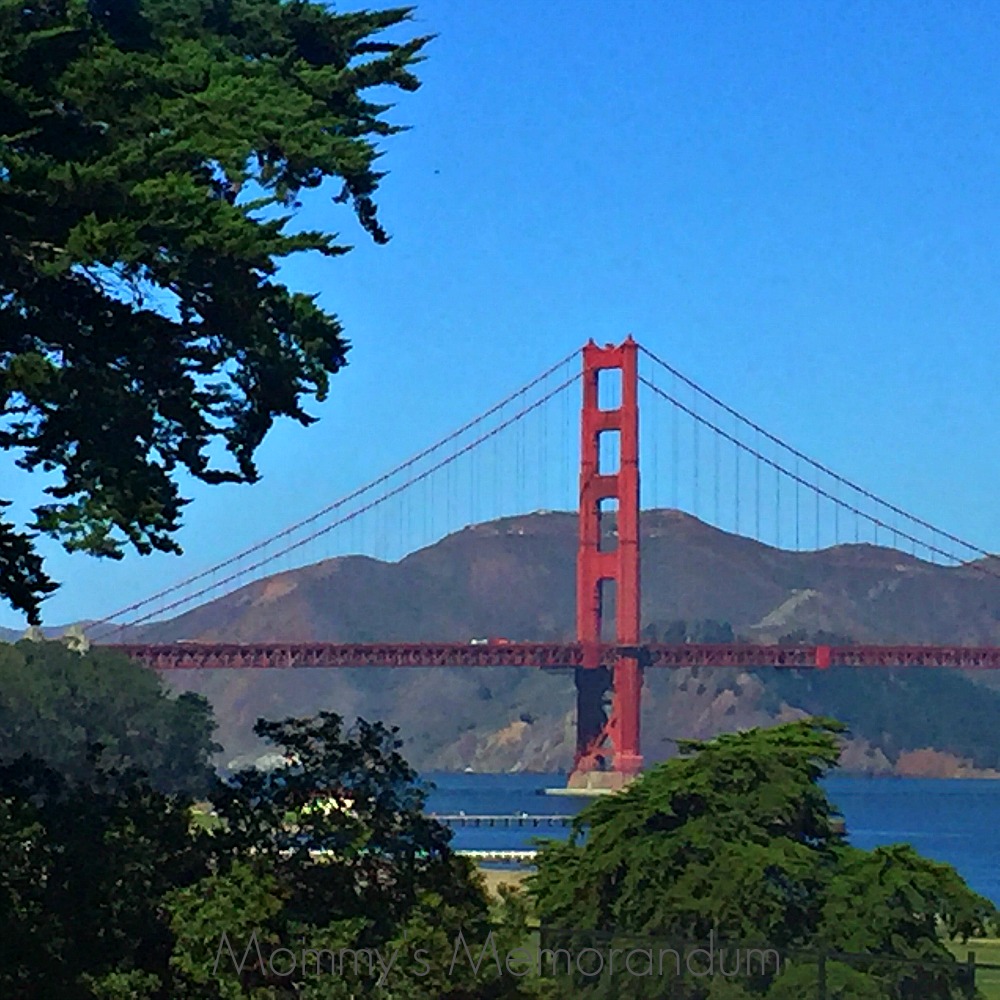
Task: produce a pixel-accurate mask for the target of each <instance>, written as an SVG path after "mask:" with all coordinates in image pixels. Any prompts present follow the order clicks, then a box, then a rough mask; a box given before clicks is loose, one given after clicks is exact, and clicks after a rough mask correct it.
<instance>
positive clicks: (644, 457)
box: [89, 337, 1000, 788]
mask: <svg viewBox="0 0 1000 1000" xmlns="http://www.w3.org/2000/svg"><path fill="white" fill-rule="evenodd" d="M580 361H581V357H580V355H576V354H574V355H570V356H569V357H567V358H565V359H563V360H562V361H561V362H559V363H558V364H556V365H554V366H552V367H551V368H549V369H547V370H546V371H545V372H543V373H542V374H541V375H540V376H538V377H537V378H536V379H534V380H532V381H531V382H529V383H528V384H527V385H525V386H523V387H522V388H520V389H519V390H517V391H516V392H515V393H512V394H511V395H509V396H507V397H506V398H505V399H503V400H501V401H500V402H499V403H497V404H495V405H494V406H492V407H490V408H489V409H488V410H487V411H485V412H484V413H483V414H481V415H480V416H478V417H476V418H475V419H474V420H471V421H469V422H468V423H466V424H464V425H463V426H462V427H460V428H459V429H458V430H456V431H454V432H452V433H451V434H449V435H447V436H446V437H444V438H443V439H442V440H440V441H438V442H437V443H436V444H434V445H433V446H431V447H429V448H427V449H424V450H423V451H421V452H419V453H418V454H416V455H414V456H413V457H412V458H410V459H408V460H407V461H406V462H403V463H401V464H400V465H398V466H396V467H395V468H394V469H392V470H390V471H389V472H387V473H385V474H384V475H382V476H380V477H378V478H377V479H375V480H373V481H372V482H370V483H368V484H366V485H365V486H362V487H360V488H359V489H357V490H355V491H353V492H351V493H350V494H348V495H347V496H345V497H341V498H339V499H338V500H336V501H334V502H333V503H331V504H329V505H327V506H326V507H324V508H323V509H321V510H320V511H317V512H316V513H315V514H313V515H311V516H310V517H308V518H305V519H303V520H300V521H298V522H297V523H295V524H293V525H290V526H289V527H287V528H285V529H283V530H282V531H280V532H278V533H277V534H274V535H272V536H270V537H269V538H267V539H265V540H263V541H261V542H258V543H256V544H254V545H252V546H250V547H248V548H246V549H244V550H243V551H241V552H239V553H236V554H235V555H233V556H231V557H229V558H227V559H225V560H223V561H221V562H219V563H216V564H215V565H213V566H211V567H208V568H207V569H204V570H201V571H199V572H197V573H195V574H193V575H191V576H188V577H186V578H185V579H183V580H181V581H179V582H178V583H175V584H173V585H171V586H169V587H166V588H163V589H161V590H159V591H158V592H157V593H155V594H153V595H151V596H149V597H147V598H145V599H143V600H138V601H134V602H132V603H130V604H129V605H127V606H126V607H124V608H121V609H119V610H118V611H115V612H114V613H112V614H111V615H109V616H107V617H106V618H104V619H102V620H101V621H99V622H95V623H92V624H91V625H90V626H89V631H90V633H91V639H92V640H93V641H95V642H100V643H102V644H107V645H111V646H115V647H117V648H119V649H121V650H123V651H124V652H125V653H127V654H128V655H129V656H131V657H133V658H135V659H138V660H140V661H142V662H143V663H145V664H147V665H148V666H150V667H152V668H154V669H157V670H184V669H252V668H268V669H283V668H309V667H313V668H326V669H329V668H338V667H359V666H360V667H372V668H379V667H382V668H397V669H405V668H407V667H462V668H472V667H492V666H507V667H524V668H536V669H543V670H573V671H574V676H575V684H576V726H577V738H576V755H575V761H574V767H573V771H572V773H571V775H570V786H571V787H580V788H583V787H587V788H600V787H607V788H614V787H620V786H621V785H622V784H624V783H626V782H627V781H628V780H629V779H630V778H631V777H632V776H634V775H635V774H636V773H638V771H639V770H640V769H641V767H642V752H641V743H640V708H641V698H642V681H643V674H644V671H646V670H649V669H657V668H682V667H695V666H698V667H742V668H748V667H762V666H769V667H775V668H790V669H819V670H822V669H825V668H827V667H830V666H832V665H837V666H850V667H857V668H884V667H948V668H954V669H963V670H974V669H991V670H993V669H1000V648H993V647H986V648H974V647H967V646H932V645H909V646H885V645H849V646H830V645H808V644H795V645H775V644H750V643H728V644H693V643H674V644H667V643H651V642H646V641H643V636H642V631H641V625H642V621H641V617H642V600H641V590H640V565H641V554H640V509H655V508H657V507H658V506H670V507H672V508H674V509H682V508H683V509H687V510H688V511H689V512H690V513H692V514H694V515H695V516H697V517H700V518H702V519H704V520H706V521H709V522H710V523H713V524H715V525H716V526H717V527H721V528H725V529H727V530H730V531H732V532H733V533H735V534H738V535H740V534H743V535H748V536H750V537H752V538H755V539H757V540H758V541H765V540H766V541H769V542H770V543H772V544H774V545H775V546H777V547H779V548H780V547H782V546H785V547H788V548H794V549H797V550H801V549H803V548H811V549H815V550H819V549H821V548H824V547H829V546H833V545H839V544H844V543H851V542H853V543H854V544H861V543H869V544H875V545H879V544H882V545H891V546H892V547H893V548H895V549H899V550H904V549H908V550H909V554H910V556H911V557H912V558H914V559H920V560H924V561H927V562H932V563H940V564H943V565H952V566H962V567H966V568H970V569H971V570H973V571H975V572H977V573H981V574H983V575H988V576H993V577H997V576H1000V572H998V569H997V564H996V563H995V561H994V560H993V557H991V555H990V553H988V552H986V551H985V550H983V549H981V548H978V547H976V546H975V545H973V544H971V543H969V542H966V541H963V540H962V539H960V538H958V537H957V536H955V535H953V534H951V533H949V532H947V531H944V530H942V529H940V528H937V527H935V526H934V525H932V524H930V523H929V522H927V521H925V520H923V519H921V518H919V517H917V516H915V515H913V514H910V513H907V512H906V511H904V510H903V509H901V508H899V507H898V506H895V505H894V504H891V503H889V502H887V501H885V500H883V499H881V498H880V497H878V496H876V495H875V494H873V493H872V492H870V491H869V490H866V489H865V488H863V487H862V486H859V485H858V484H856V483H854V482H852V481H851V480H849V479H847V478H846V477H844V476H841V475H839V474H838V473H836V472H834V471H833V470H832V469H829V468H827V467H826V466H824V465H823V464H821V463H819V462H817V461H815V460H813V459H811V458H809V457H808V456H807V455H805V454H803V453H802V452H800V451H798V450H797V449H796V448H794V447H793V446H792V445H790V444H789V443H787V442H786V441H784V440H783V439H781V438H780V437H778V436H776V435H774V434H771V433H769V432H768V431H766V430H765V429H764V428H763V427H761V426H759V425H758V424H756V423H755V422H753V421H752V420H750V419H749V418H747V417H745V416H744V415H743V414H741V413H740V412H738V411H737V410H735V409H734V408H732V407H730V406H728V405H727V404H725V403H724V402H722V401H721V400H720V399H718V398H716V397H715V396H713V395H712V394H711V393H709V392H707V391H706V390H705V389H703V388H702V387H701V386H700V385H698V384H697V383H695V382H694V381H692V380H690V379H688V378H687V377H686V376H684V375H683V374H681V373H680V372H679V371H677V370H676V369H675V368H673V367H672V366H671V365H669V364H668V363H666V362H665V361H663V360H662V359H661V358H659V357H658V356H656V355H655V354H653V353H652V352H651V351H648V350H646V349H644V348H643V347H641V346H640V345H639V344H637V343H636V342H635V341H634V340H633V339H632V338H631V337H629V338H628V339H627V340H625V341H624V342H623V343H621V344H618V345H606V346H599V345H597V344H595V343H594V342H593V341H591V342H590V343H588V344H586V345H585V346H584V348H583V350H582V365H581V363H580ZM581 385H582V407H580V408H579V409H578V410H577V409H576V408H575V407H574V406H573V405H572V402H571V399H572V394H573V393H574V392H578V391H579V390H580V387H581ZM640 396H642V399H643V404H642V408H643V415H644V416H643V420H644V425H646V426H651V427H652V429H653V433H652V434H646V433H644V435H643V444H642V447H641V448H640V438H639V412H640ZM574 439H575V440H574ZM577 448H578V449H579V452H578V463H577V462H576V458H575V456H576V450H577ZM640 458H641V462H642V466H643V477H642V482H640ZM574 465H576V471H577V476H576V477H574V476H573V475H572V466H574ZM573 478H576V480H577V485H576V489H575V491H574V492H573V494H572V495H566V494H560V492H559V491H560V490H564V489H566V484H568V483H570V482H571V481H572V480H573ZM554 497H555V498H556V500H555V505H556V506H558V507H560V508H561V509H573V508H575V509H576V510H577V511H578V545H577V556H576V634H575V635H574V636H563V637H561V638H559V639H558V640H556V641H547V642H522V641H509V640H506V639H504V640H502V641H501V640H493V641H475V642H473V641H471V637H455V636H449V637H443V638H448V639H450V640H452V641H444V642H413V643H398V642H397V643H372V642H366V643H347V642H306V641H303V642H266V643H217V642H204V641H188V640H184V641H173V642H168V643H155V642H148V641H146V642H144V641H131V640H132V637H134V636H137V635H138V636H141V635H142V631H141V630H142V629H144V628H145V629H146V630H149V629H150V628H151V627H153V626H154V625H155V624H156V623H160V622H163V621H165V620H167V619H169V618H177V617H178V616H180V615H183V614H184V613H185V612H186V611H187V610H190V609H192V608H195V607H197V606H198V605H199V604H201V603H205V602H206V601H208V600H211V599H213V598H215V597H218V596H220V595H224V594H226V593H228V592H230V591H232V590H233V589H234V588H237V587H241V586H243V585H244V584H245V583H247V582H248V581H252V580H254V579H259V578H260V577H261V576H264V575H268V574H273V573H275V572H278V571H281V570H283V569H288V568H291V567H292V566H293V565H295V564H296V560H297V561H298V565H301V564H302V563H303V560H305V561H306V562H308V561H317V559H318V558H322V557H325V556H332V555H343V554H347V553H359V552H361V553H365V554H367V555H369V556H372V557H374V558H379V559H383V560H398V559H400V558H402V557H403V556H404V555H405V554H406V553H407V552H408V551H412V550H414V549H416V548H418V547H420V546H421V545H423V544H429V543H430V542H432V541H434V540H436V539H438V538H440V537H443V535H444V534H446V533H447V532H449V531H453V530H456V528H457V526H459V525H463V526H468V525H472V524H476V523H479V522H482V521H485V520H488V519H490V518H496V517H498V516H500V515H501V514H505V513H511V512H513V511H516V512H519V513H523V512H525V511H528V510H533V509H538V508H543V507H548V508H551V507H552V506H553V505H554V504H553V498H554ZM323 546H326V548H325V549H324V548H323ZM181 620H183V619H181ZM459 640H461V641H459Z"/></svg>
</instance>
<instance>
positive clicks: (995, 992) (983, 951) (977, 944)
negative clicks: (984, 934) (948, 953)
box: [949, 938, 1000, 1000]
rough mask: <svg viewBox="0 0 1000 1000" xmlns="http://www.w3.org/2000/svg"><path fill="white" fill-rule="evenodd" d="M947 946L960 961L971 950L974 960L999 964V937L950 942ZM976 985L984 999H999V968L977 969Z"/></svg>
mask: <svg viewBox="0 0 1000 1000" xmlns="http://www.w3.org/2000/svg"><path fill="white" fill-rule="evenodd" d="M949 947H950V948H951V950H952V953H953V954H954V955H955V956H956V957H957V958H959V959H961V960H962V961H964V960H965V959H966V958H967V957H968V954H969V952H970V951H971V952H974V953H975V956H976V962H985V963H987V964H988V965H996V966H1000V938H977V939H976V940H975V941H968V942H966V943H965V944H957V943H952V944H950V945H949ZM976 987H977V989H978V990H979V992H980V994H982V996H983V997H984V998H985V1000H1000V968H997V969H980V970H978V971H977V973H976Z"/></svg>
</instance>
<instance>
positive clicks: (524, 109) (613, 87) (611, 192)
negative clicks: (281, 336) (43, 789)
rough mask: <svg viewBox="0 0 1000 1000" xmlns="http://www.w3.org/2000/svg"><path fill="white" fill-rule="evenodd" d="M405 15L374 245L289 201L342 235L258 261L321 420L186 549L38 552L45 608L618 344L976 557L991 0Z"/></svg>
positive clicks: (56, 617) (364, 470) (246, 528)
mask: <svg viewBox="0 0 1000 1000" xmlns="http://www.w3.org/2000/svg"><path fill="white" fill-rule="evenodd" d="M413 28H414V30H415V31H416V32H420V33H424V32H427V33H436V34H437V35H438V37H437V39H436V40H435V41H434V42H433V43H432V44H431V45H430V46H429V48H428V52H427V55H428V58H427V61H426V62H425V63H424V64H423V66H422V67H421V69H420V75H421V77H422V79H423V81H424V85H423V87H422V89H421V90H419V91H418V92H417V93H416V94H413V95H401V96H400V98H399V103H398V106H397V108H396V110H395V111H394V112H393V117H394V120H396V121H397V122H400V123H408V124H410V125H412V130H411V131H409V132H407V133H404V134H402V135H399V136H396V137H394V138H392V139H391V140H389V141H388V142H386V143H385V147H384V148H385V153H386V155H385V159H384V164H385V167H386V168H387V169H388V170H389V171H390V173H389V176H388V177H387V178H386V180H385V181H384V184H383V188H382V194H381V198H380V205H381V213H382V219H383V221H384V223H385V225H386V226H387V228H388V229H389V230H390V231H391V233H392V236H393V239H392V242H391V243H390V244H389V245H388V246H386V247H375V246H373V245H371V244H370V243H368V242H366V238H365V237H364V235H363V234H362V233H361V232H360V230H359V227H358V226H357V224H356V223H355V222H354V220H353V219H352V217H351V216H350V214H349V212H348V211H347V210H346V209H345V208H342V207H338V206H334V205H332V204H330V203H329V202H328V201H327V200H322V201H319V202H313V203H311V204H310V206H309V208H308V211H307V212H306V213H305V216H304V219H303V221H304V222H306V223H308V224H310V225H314V226H315V225H319V226H323V227H327V228H331V229H336V230H339V231H340V233H341V234H342V236H343V237H344V238H345V239H347V240H349V241H352V242H354V243H355V244H356V249H355V250H354V252H353V253H351V254H350V255H348V257H346V258H341V259H339V260H329V261H328V260H303V261H301V262H299V263H296V264H294V265H290V266H288V267H287V268H286V269H285V272H284V275H285V278H286V280H288V281H289V282H290V283H292V284H294V285H296V286H298V287H300V288H303V289H307V290H313V291H320V292H321V293H322V300H321V301H322V302H323V304H324V305H325V306H326V307H328V308H330V309H331V310H333V311H336V312H337V313H338V314H339V315H340V317H341V319H342V321H343V322H344V325H345V327H346V331H347V334H348V336H349V338H350V339H351V341H352V342H353V344H354V345H355V346H354V348H353V350H352V352H351V355H350V359H351V364H350V367H349V368H347V369H346V370H345V371H344V372H343V373H342V374H340V375H338V376H337V377H336V378H335V379H334V383H333V392H332V398H331V400H330V402H329V403H327V404H326V405H324V406H323V407H321V408H319V410H318V412H319V413H320V415H321V417H322V420H321V422H320V423H319V424H317V425H315V426H314V427H312V428H310V429H308V430H305V429H301V428H299V427H297V426H295V425H291V424H289V425H287V426H282V427H281V428H279V429H278V430H277V431H276V432H275V433H274V435H273V437H272V438H271V439H270V440H269V442H268V443H267V445H266V446H265V447H264V448H263V449H262V451H261V454H260V458H261V463H260V464H261V471H262V473H263V480H262V482H261V483H259V484H258V485H255V486H253V487H241V488H236V487H226V488H217V487H216V488H207V487H202V488H198V489H196V490H195V491H194V496H195V502H194V503H193V504H192V505H191V506H190V507H189V508H188V513H187V515H186V527H185V529H184V531H183V534H182V536H181V542H182V544H183V545H184V546H185V548H186V549H187V550H188V552H189V554H188V555H187V556H186V557H185V558H184V560H183V561H181V560H177V559H172V558H167V557H155V558H150V559H142V558H140V557H138V556H130V557H129V558H128V559H127V560H126V562H125V563H123V564H108V563H98V562H96V561H94V560H90V559H87V558H86V557H81V556H74V557H72V558H69V557H65V556H62V555H60V554H58V553H57V552H56V551H55V550H54V549H53V548H52V547H46V551H47V552H50V553H53V558H52V560H51V564H50V569H51V570H52V571H54V572H55V573H56V574H57V575H58V576H59V577H60V578H61V579H62V580H63V581H64V587H63V589H62V590H61V591H60V593H59V594H58V595H57V596H56V597H55V598H53V599H52V600H51V601H50V602H48V604H47V609H46V618H47V620H48V621H50V622H53V623H55V622H64V621H66V620H70V619H73V618H77V617H84V616H87V617H90V616H99V615H100V614H101V613H103V612H106V611H108V610H110V609H111V608H112V607H114V606H117V605H120V604H122V603H124V602H125V600H127V599H128V598H129V597H132V596H138V595H141V594H144V593H146V592H147V591H150V590H153V589H156V588H157V587H158V586H161V585H163V584H166V583H170V582H172V581H173V580H174V579H175V578H176V577H179V576H181V575H184V574H185V573H187V572H190V571H192V570H195V569H198V568H201V567H202V566H204V565H206V564H208V563H210V562H212V561H213V560H215V559H217V558H222V557H224V556H226V555H227V554H229V553H230V552H231V551H233V550H234V549H236V548H238V547H240V546H242V545H244V544H246V543H249V542H252V541H255V540H256V539H258V538H259V537H262V536H264V535H266V534H268V533H269V532H271V531H273V530H275V529H278V528H280V527H282V526H283V525H285V524H286V523H287V522H289V521H292V520H294V519H296V518H297V517H300V516H304V515H306V514H309V513H310V512H312V511H313V510H314V509H316V508H318V507H320V506H322V505H323V504H324V503H326V502H328V501H329V500H331V499H332V498H334V497H336V496H338V495H340V494H342V493H344V492H346V491H348V490H349V489H350V488H351V487H353V486H354V485H356V484H358V483H359V482H362V481H364V480H365V479H366V478H369V477H371V476H372V475H374V474H377V473H378V472H379V471H380V470H381V469H382V468H384V467H387V466H389V465H391V464H393V463H394V462H395V461H398V460H399V459H401V458H404V457H406V456H407V455H409V454H410V453H411V452H413V451H414V450H416V449H418V448H419V447H420V446H422V445H423V444H424V443H426V442H429V441H431V440H434V439H436V438H437V437H439V436H441V435H442V434H443V433H445V432H447V431H448V430H449V429H450V428H451V427H453V426H455V425H457V424H459V423H461V422H462V421H463V420H465V419H466V418H467V417H469V416H471V415H473V414H475V413H477V412H479V411H480V410H482V409H483V408H485V407H486V406H487V405H488V404H489V403H490V402H491V401H493V400H494V399H495V398H497V397H499V396H501V395H503V394H504V393H505V392H506V391H507V390H508V389H510V388H513V387H516V386H517V385H519V384H520V383H522V382H524V381H525V380H527V379H528V378H530V377H531V376H532V375H534V374H535V373H537V372H538V371H539V370H541V369H542V368H544V367H545V366H546V365H547V364H548V363H550V362H551V361H554V360H556V359H558V358H559V357H561V356H562V355H564V354H566V353H567V352H569V351H571V350H572V349H573V348H574V347H576V346H578V345H580V344H581V343H582V342H583V341H584V340H586V339H587V338H588V337H594V338H595V339H597V340H599V341H606V340H618V339H620V338H621V337H622V336H624V335H625V334H626V333H628V332H632V333H633V334H634V335H635V336H636V338H637V339H639V340H640V341H642V342H644V343H645V344H647V345H648V346H650V347H651V348H652V349H653V350H655V351H656V352H657V353H659V354H661V355H662V356H664V357H666V358H667V359H668V360H670V361H671V362H672V363H673V364H675V365H676V366H677V367H679V368H680V369H681V370H683V371H685V372H686V373H688V374H689V375H691V377H693V378H695V379H697V380H698V381H700V382H702V383H703V384H705V385H706V387H707V388H709V389H711V390H712V391H714V392H715V393H717V394H718V395H719V396H721V397H723V398H724V399H726V400H727V401H730V402H731V403H732V404H733V405H735V406H737V407H738V408H739V409H741V410H743V411H744V412H746V413H747V414H748V415H750V416H751V417H753V418H754V419H756V420H758V421H759V422H760V423H762V424H763V425H764V426H766V427H768V428H770V429H772V430H774V431H775V432H776V433H779V434H781V435H783V436H784V437H786V438H788V439H790V440H791V441H792V442H793V443H794V444H796V445H797V446H799V447H801V448H802V449H803V450H804V451H806V452H808V453H810V454H813V455H815V456H816V457H817V458H819V459H821V460H823V461H824V462H826V463H827V464H828V465H831V466H832V467H834V468H835V469H837V470H839V471H841V472H842V473H844V474H845V475H848V476H850V477H851V478H854V479H856V480H857V481H859V482H861V483H863V484H864V485H866V486H868V487H869V488H871V489H873V490H875V491H876V492H878V493H880V494H882V495H884V496H886V497H888V498H889V499H891V500H894V501H895V502H897V503H899V504H900V505H902V506H904V507H906V508H909V509H912V510H913V511H914V512H915V513H918V514H921V515H923V516H925V517H927V518H928V519H929V520H931V521H933V522H935V523H938V524H940V525H942V526H945V527H948V528H950V529H951V530H953V531H955V532H956V533H957V534H959V535H962V536H964V537H967V538H969V539H971V540H972V541H974V542H977V543H978V544H980V545H981V546H983V547H984V548H988V549H991V550H996V549H1000V508H998V501H997V498H998V497H1000V462H998V442H1000V435H998V430H997V427H998V423H997V402H996V400H997V386H998V385H1000V338H998V336H997V334H998V329H1000V235H998V234H1000V163H998V159H1000V156H998V154H1000V60H998V59H997V53H998V52H1000V18H998V17H997V9H996V6H995V4H993V3H991V2H981V3H976V2H963V3H953V2H952V3H948V2H922V3H919V4H890V3H861V2H851V3H842V2H832V0H830V2H801V0H796V2H787V3H774V2H753V3H751V2H711V0H708V2H706V0H698V2H669V3H668V2H654V0H646V2H639V3H629V2H625V0H614V2H611V3H597V2H592V0H583V2H579V0H578V2H554V0H548V2H545V3H541V2H538V3H535V2H522V3H516V4H511V3H509V2H507V3H500V2H494V0H475V2H469V3H456V2H440V0H437V2H422V3H419V5H418V8H417V11H416V15H415V24H414V25H413ZM5 478H7V473H6V472H5ZM35 485H36V486H37V483H36V484H35ZM15 495H16V497H17V499H18V501H19V502H20V503H22V504H23V503H25V502H27V501H28V500H30V499H34V498H33V496H32V492H31V490H30V489H29V484H25V483H24V482H23V481H18V482H17V483H16V484H15ZM0 623H3V624H8V625H18V624H20V619H19V618H18V616H16V615H14V614H13V613H12V612H8V611H6V610H0Z"/></svg>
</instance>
